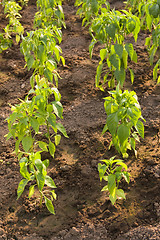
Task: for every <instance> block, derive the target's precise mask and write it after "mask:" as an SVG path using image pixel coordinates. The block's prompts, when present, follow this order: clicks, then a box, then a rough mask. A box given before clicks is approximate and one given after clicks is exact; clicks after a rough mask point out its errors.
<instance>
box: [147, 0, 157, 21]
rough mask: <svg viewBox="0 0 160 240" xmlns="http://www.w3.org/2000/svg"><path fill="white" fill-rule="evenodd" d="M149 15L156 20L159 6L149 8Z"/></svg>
mask: <svg viewBox="0 0 160 240" xmlns="http://www.w3.org/2000/svg"><path fill="white" fill-rule="evenodd" d="M149 14H150V15H152V16H153V17H154V18H157V17H158V15H159V5H158V4H157V3H156V4H154V5H153V6H152V7H150V8H149Z"/></svg>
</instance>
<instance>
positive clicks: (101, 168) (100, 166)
mask: <svg viewBox="0 0 160 240" xmlns="http://www.w3.org/2000/svg"><path fill="white" fill-rule="evenodd" d="M107 169H108V166H106V165H105V164H101V163H99V164H98V171H99V178H100V181H102V178H103V176H104V174H105V172H106V170H107Z"/></svg>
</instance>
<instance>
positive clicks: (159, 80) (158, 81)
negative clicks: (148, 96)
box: [157, 76, 160, 84]
mask: <svg viewBox="0 0 160 240" xmlns="http://www.w3.org/2000/svg"><path fill="white" fill-rule="evenodd" d="M159 83H160V76H159V77H158V80H157V84H159Z"/></svg>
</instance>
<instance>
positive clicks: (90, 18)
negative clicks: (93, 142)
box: [75, 0, 160, 204]
mask: <svg viewBox="0 0 160 240" xmlns="http://www.w3.org/2000/svg"><path fill="white" fill-rule="evenodd" d="M75 5H76V6H77V7H78V11H77V14H79V15H80V17H81V18H83V21H82V25H83V26H84V25H85V26H88V29H89V33H90V35H91V37H92V41H91V43H90V46H89V52H90V57H91V58H92V54H93V50H94V46H95V45H96V44H97V43H98V44H99V46H100V52H99V55H100V61H99V64H98V66H97V72H96V76H95V85H96V87H98V88H99V89H100V90H102V91H105V89H106V84H108V87H109V88H110V89H114V88H115V87H116V90H112V91H109V96H108V97H105V98H104V100H105V102H104V108H105V111H106V114H107V119H106V124H105V126H104V128H103V131H102V134H104V133H105V132H106V131H107V130H109V132H110V133H111V136H112V141H111V143H110V146H109V148H110V147H111V146H112V145H114V147H115V148H116V150H117V151H118V152H119V153H121V154H122V156H123V158H128V153H127V151H128V150H131V149H132V150H133V151H134V153H135V156H136V157H137V151H136V141H138V142H139V141H140V138H139V137H142V138H144V125H143V121H145V120H144V118H143V117H142V114H141V107H140V104H139V102H138V98H137V95H136V93H135V92H134V91H131V92H129V91H128V90H124V91H122V90H121V89H123V86H124V82H125V79H126V72H127V70H128V72H130V79H131V83H133V82H134V71H133V69H131V68H130V67H129V65H130V64H129V61H133V62H135V63H137V53H136V50H135V49H134V45H133V44H132V43H131V42H129V38H127V37H128V36H129V37H131V36H132V37H133V39H134V41H135V42H136V41H137V39H138V34H139V32H140V30H148V31H150V33H151V35H150V36H149V37H147V38H146V41H145V44H146V46H147V48H148V52H149V56H150V63H151V65H152V64H153V63H154V57H155V55H156V52H157V50H158V48H159V46H160V45H159V44H160V40H159V29H160V25H159V17H160V1H159V0H157V1H155V0H150V1H145V0H141V1H137V0H128V1H127V4H126V9H125V10H121V11H118V10H115V9H111V8H110V4H109V2H107V1H103V0H94V1H92V0H83V1H82V0H76V1H75ZM159 67H160V60H159V59H158V61H157V62H156V64H155V66H154V69H153V79H154V80H156V79H157V77H158V70H159ZM159 82H160V77H158V80H157V83H159ZM114 158H115V157H112V158H111V159H109V160H106V159H104V160H102V162H103V164H101V163H99V164H98V171H99V176H100V181H102V179H103V180H105V181H107V185H106V186H105V187H104V188H103V189H102V191H107V192H109V198H110V200H111V202H112V204H114V203H115V201H116V200H117V199H118V198H124V199H125V194H124V191H123V189H119V182H120V181H121V179H122V178H124V179H125V181H126V182H127V183H129V179H130V178H129V176H130V174H129V173H128V172H127V165H126V164H124V162H123V161H122V160H120V159H116V160H115V159H114ZM124 169H125V170H124Z"/></svg>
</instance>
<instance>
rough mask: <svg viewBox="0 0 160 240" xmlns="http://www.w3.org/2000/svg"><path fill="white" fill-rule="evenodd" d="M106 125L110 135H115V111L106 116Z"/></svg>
mask: <svg viewBox="0 0 160 240" xmlns="http://www.w3.org/2000/svg"><path fill="white" fill-rule="evenodd" d="M107 125H108V129H109V131H110V133H111V134H112V136H114V135H115V133H116V130H117V126H118V114H117V112H115V113H112V114H110V115H109V116H108V117H107Z"/></svg>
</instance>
